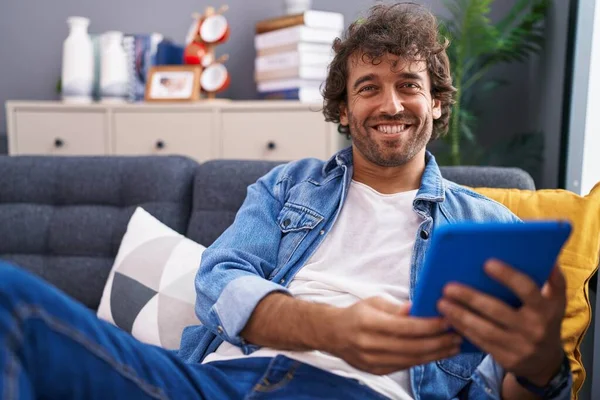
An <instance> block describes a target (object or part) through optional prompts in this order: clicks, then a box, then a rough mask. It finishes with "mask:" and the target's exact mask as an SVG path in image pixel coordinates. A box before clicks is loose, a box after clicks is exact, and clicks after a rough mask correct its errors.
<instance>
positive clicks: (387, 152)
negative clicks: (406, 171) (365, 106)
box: [348, 110, 433, 167]
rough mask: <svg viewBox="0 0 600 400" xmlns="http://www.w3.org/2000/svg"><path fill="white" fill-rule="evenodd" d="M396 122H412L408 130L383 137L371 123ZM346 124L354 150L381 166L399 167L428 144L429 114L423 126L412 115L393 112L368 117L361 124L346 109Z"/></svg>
mask: <svg viewBox="0 0 600 400" xmlns="http://www.w3.org/2000/svg"><path fill="white" fill-rule="evenodd" d="M383 122H391V123H393V122H398V123H402V124H409V125H411V126H410V128H409V129H408V131H407V132H403V133H402V134H401V135H400V137H398V138H390V139H387V140H386V138H385V135H384V134H383V133H378V132H376V131H375V129H374V128H371V126H373V124H376V123H383ZM348 125H349V129H350V136H351V137H352V143H353V144H354V146H355V147H356V149H357V150H358V151H359V152H360V153H361V154H362V155H363V156H364V157H365V158H366V159H367V160H368V161H370V162H372V163H373V164H376V165H379V166H381V167H398V166H401V165H404V164H406V163H407V162H409V161H410V160H412V159H413V158H414V157H415V156H416V155H417V154H418V153H419V152H420V151H421V150H423V149H424V148H425V146H427V143H429V140H430V139H431V135H432V133H433V118H432V117H431V115H429V116H428V117H427V118H426V120H425V122H424V123H423V124H422V125H419V120H418V119H417V118H415V117H414V116H412V115H410V114H408V113H405V112H402V113H398V114H396V115H393V116H392V115H387V116H381V117H377V118H375V117H370V118H367V119H366V120H365V121H363V122H362V123H361V121H358V120H357V119H356V118H354V115H353V114H352V112H351V111H350V110H348Z"/></svg>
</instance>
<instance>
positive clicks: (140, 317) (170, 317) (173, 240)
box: [98, 207, 205, 349]
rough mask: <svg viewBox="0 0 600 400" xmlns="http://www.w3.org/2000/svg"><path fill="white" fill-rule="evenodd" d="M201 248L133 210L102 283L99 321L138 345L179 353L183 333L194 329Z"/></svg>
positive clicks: (144, 212)
mask: <svg viewBox="0 0 600 400" xmlns="http://www.w3.org/2000/svg"><path fill="white" fill-rule="evenodd" d="M204 249H205V247H204V246H201V245H199V244H198V243H196V242H193V241H191V240H189V239H187V238H186V237H184V236H182V235H180V234H178V233H177V232H175V231H174V230H172V229H170V228H169V227H167V226H166V225H164V224H162V223H161V222H160V221H159V220H157V219H156V218H154V217H153V216H152V215H150V214H149V213H147V212H146V211H145V210H144V209H142V208H139V207H138V208H137V209H136V211H135V212H134V214H133V216H132V217H131V220H130V221H129V224H128V226H127V232H126V233H125V236H124V237H123V241H122V242H121V247H120V248H119V252H118V254H117V257H116V259H115V263H114V265H113V268H112V270H111V272H110V275H109V277H108V281H107V282H106V286H105V288H104V293H103V295H102V299H101V301H100V306H99V307H98V317H100V318H102V319H104V320H107V321H109V322H111V323H113V324H115V325H117V326H118V327H120V328H121V329H123V330H125V331H127V332H129V333H131V334H132V335H133V336H134V337H135V338H137V339H138V340H140V341H142V342H145V343H150V344H154V345H157V346H161V347H163V348H166V349H178V348H179V342H180V338H181V332H182V331H183V328H185V327H186V326H188V325H197V324H199V321H198V319H197V317H196V315H195V313H194V303H195V301H196V292H195V288H194V279H195V275H196V272H197V270H198V267H199V266H200V258H201V256H202V252H203V251H204Z"/></svg>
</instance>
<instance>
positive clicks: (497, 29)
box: [440, 0, 551, 165]
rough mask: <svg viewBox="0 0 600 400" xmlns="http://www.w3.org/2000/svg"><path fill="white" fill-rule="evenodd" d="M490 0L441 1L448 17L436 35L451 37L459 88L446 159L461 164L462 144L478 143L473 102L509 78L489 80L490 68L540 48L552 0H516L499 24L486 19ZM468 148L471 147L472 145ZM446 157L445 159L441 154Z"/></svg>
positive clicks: (452, 61) (519, 59) (521, 58)
mask: <svg viewBox="0 0 600 400" xmlns="http://www.w3.org/2000/svg"><path fill="white" fill-rule="evenodd" d="M493 2H494V0H445V5H446V8H447V9H448V11H449V12H450V15H451V17H450V18H448V19H440V21H441V23H440V34H441V35H443V36H445V37H446V38H448V39H449V40H450V47H449V48H448V57H449V58H450V66H451V68H452V71H453V82H454V86H455V87H456V89H457V92H456V99H455V100H456V103H455V104H454V106H453V109H452V115H451V118H450V126H449V132H448V135H446V138H445V140H446V141H447V144H448V146H446V149H447V151H448V155H447V157H445V159H446V160H448V161H449V163H450V164H454V165H458V164H461V162H462V161H463V160H462V155H463V152H461V146H463V144H464V142H465V141H466V142H468V143H470V144H471V145H474V146H475V147H477V138H476V134H475V126H476V122H477V118H476V116H475V113H474V112H473V103H474V101H475V100H476V99H480V98H481V95H483V94H487V93H489V92H491V91H493V90H494V89H496V88H498V87H499V86H501V85H504V84H506V83H507V82H505V81H502V80H499V79H489V78H488V77H487V73H488V72H489V70H490V68H492V67H493V66H495V65H498V64H501V63H512V62H523V61H526V60H527V59H528V58H529V56H530V55H532V54H535V53H538V52H539V51H540V50H541V49H542V44H543V41H544V35H543V34H544V32H543V21H544V19H545V15H546V11H547V10H548V8H549V6H550V3H551V0H516V2H515V4H514V6H513V7H512V9H511V10H510V11H509V13H508V14H507V15H506V16H504V18H502V19H501V20H500V21H499V22H497V23H493V22H492V21H491V19H490V11H491V5H492V3H493ZM471 147H472V146H471ZM442 158H444V157H442Z"/></svg>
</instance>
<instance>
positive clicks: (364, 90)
mask: <svg viewBox="0 0 600 400" xmlns="http://www.w3.org/2000/svg"><path fill="white" fill-rule="evenodd" d="M375 89H376V87H375V86H374V85H368V86H363V87H362V88H360V90H359V91H358V93H362V92H372V91H373V90H375Z"/></svg>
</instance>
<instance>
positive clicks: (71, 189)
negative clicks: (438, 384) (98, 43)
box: [0, 156, 600, 398]
mask: <svg viewBox="0 0 600 400" xmlns="http://www.w3.org/2000/svg"><path fill="white" fill-rule="evenodd" d="M277 164H278V163H277V162H266V161H240V160H214V161H209V162H206V163H203V164H198V163H196V162H195V161H193V160H191V159H188V158H185V157H179V156H167V157H158V156H146V157H51V156H19V157H0V259H3V260H7V261H11V262H13V263H16V264H18V265H20V266H22V267H24V268H26V269H28V270H31V271H33V272H34V273H36V274H38V275H40V276H41V277H43V278H44V279H46V280H47V281H49V282H51V283H52V284H54V285H56V286H57V287H58V288H60V289H62V290H63V291H65V292H66V293H67V294H69V295H71V296H72V297H74V298H75V299H77V300H79V301H80V302H82V303H83V304H85V305H86V306H87V307H89V308H90V309H92V310H95V309H96V308H97V307H98V304H99V302H100V298H101V296H102V290H103V288H104V284H105V281H106V279H107V277H108V273H109V271H110V268H111V266H112V264H113V261H114V258H115V256H116V254H117V251H118V248H119V244H120V242H121V239H122V237H123V235H124V233H125V230H126V226H127V223H128V221H129V218H130V217H131V215H132V213H133V211H134V209H135V208H136V207H137V206H142V207H144V208H145V209H146V210H147V211H148V212H149V213H151V214H152V215H154V216H156V217H157V218H158V219H159V220H161V221H162V222H163V223H165V224H166V225H168V226H170V227H171V228H173V229H174V230H176V231H178V232H180V233H182V234H184V235H186V236H187V237H189V238H190V239H192V240H194V241H196V242H198V243H200V244H202V245H205V246H209V245H210V244H211V243H212V242H213V241H214V240H215V239H216V238H217V237H218V236H219V235H220V234H221V233H222V232H223V231H224V230H225V229H226V228H227V227H228V226H229V225H230V224H231V223H232V222H233V220H234V217H235V213H236V211H237V209H238V208H239V207H240V205H241V203H242V201H243V199H244V197H245V195H246V188H247V186H248V185H249V184H251V183H253V182H254V181H256V180H257V179H258V178H259V177H260V176H262V175H263V174H265V173H266V172H267V171H269V170H270V169H271V168H273V167H274V166H275V165H277ZM442 174H443V175H444V176H445V177H446V178H448V179H450V180H453V181H455V182H457V183H460V184H465V185H468V186H488V187H507V188H508V187H513V188H520V189H534V183H533V180H532V179H531V177H530V176H529V175H528V174H527V173H525V172H523V171H521V170H517V169H508V168H489V167H443V168H442ZM588 336H589V335H588ZM587 370H588V381H589V378H591V376H592V374H591V364H590V365H589V366H588V367H587ZM582 398H584V397H582ZM599 398H600V397H599Z"/></svg>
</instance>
